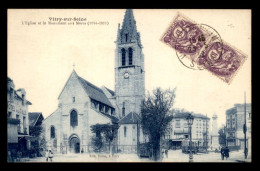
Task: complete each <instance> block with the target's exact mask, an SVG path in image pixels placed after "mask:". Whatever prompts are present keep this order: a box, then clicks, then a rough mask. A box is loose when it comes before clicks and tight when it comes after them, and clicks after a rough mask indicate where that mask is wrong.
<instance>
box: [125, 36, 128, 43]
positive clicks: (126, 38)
mask: <svg viewBox="0 0 260 171" xmlns="http://www.w3.org/2000/svg"><path fill="white" fill-rule="evenodd" d="M127 40H128V34H125V41H126V42H127Z"/></svg>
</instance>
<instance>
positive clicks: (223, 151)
mask: <svg viewBox="0 0 260 171" xmlns="http://www.w3.org/2000/svg"><path fill="white" fill-rule="evenodd" d="M220 154H221V159H222V160H224V155H225V149H224V147H221V150H220Z"/></svg>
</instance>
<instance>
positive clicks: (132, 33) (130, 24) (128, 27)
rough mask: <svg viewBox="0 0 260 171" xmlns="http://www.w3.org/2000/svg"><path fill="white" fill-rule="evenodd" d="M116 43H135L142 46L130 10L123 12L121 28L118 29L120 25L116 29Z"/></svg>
mask: <svg viewBox="0 0 260 171" xmlns="http://www.w3.org/2000/svg"><path fill="white" fill-rule="evenodd" d="M126 36H127V37H126ZM117 41H118V42H121V43H130V42H137V43H138V44H139V45H140V46H142V45H141V41H140V34H139V32H137V28H136V21H135V19H134V14H133V10H132V9H127V10H126V11H125V16H124V20H123V24H122V28H121V29H120V25H119V27H118V36H117Z"/></svg>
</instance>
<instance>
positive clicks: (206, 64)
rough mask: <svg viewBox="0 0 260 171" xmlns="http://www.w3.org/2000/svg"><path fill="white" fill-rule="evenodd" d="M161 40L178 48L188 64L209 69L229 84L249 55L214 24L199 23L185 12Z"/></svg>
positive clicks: (181, 56) (183, 60) (188, 65)
mask: <svg viewBox="0 0 260 171" xmlns="http://www.w3.org/2000/svg"><path fill="white" fill-rule="evenodd" d="M161 41H163V42H164V43H165V44H167V45H169V46H170V47H172V48H173V49H175V51H176V54H177V57H178V58H179V60H180V61H181V62H182V63H183V64H184V65H185V66H186V67H188V68H191V69H198V70H203V69H205V70H207V71H209V72H211V73H212V74H213V75H215V76H217V77H218V78H220V79H221V80H223V81H224V82H226V83H228V84H230V83H231V81H232V79H233V77H234V76H235V75H236V73H237V72H238V70H239V69H240V67H241V66H242V64H243V63H244V62H245V60H246V58H247V56H246V55H244V54H243V53H242V52H240V51H239V50H237V49H235V48H234V47H231V46H230V45H228V44H227V43H226V42H224V41H223V40H222V38H221V36H220V35H219V33H218V32H217V31H216V30H215V29H214V28H212V27H210V26H209V25H206V24H197V23H195V22H193V21H191V20H190V19H188V18H187V17H184V16H183V15H181V14H178V15H177V16H176V17H175V19H174V20H173V22H172V23H171V25H170V27H169V28H168V29H167V31H166V32H165V34H164V35H163V37H162V39H161ZM185 60H186V62H185ZM187 61H189V62H188V64H187Z"/></svg>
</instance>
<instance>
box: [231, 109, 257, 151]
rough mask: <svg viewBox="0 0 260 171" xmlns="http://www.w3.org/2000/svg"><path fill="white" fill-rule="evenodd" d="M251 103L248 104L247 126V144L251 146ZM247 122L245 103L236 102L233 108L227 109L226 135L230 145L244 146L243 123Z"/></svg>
mask: <svg viewBox="0 0 260 171" xmlns="http://www.w3.org/2000/svg"><path fill="white" fill-rule="evenodd" d="M251 118H252V112H251V104H246V121H247V122H246V126H247V143H248V144H247V145H248V147H249V149H250V148H251V122H252V119H251ZM244 123H245V105H244V104H235V105H234V107H233V108H230V109H228V110H227V111H226V129H227V132H226V136H227V145H228V146H239V147H240V148H244V132H243V125H244Z"/></svg>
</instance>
